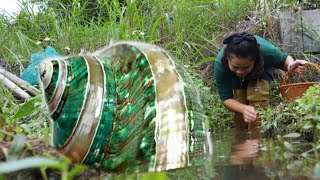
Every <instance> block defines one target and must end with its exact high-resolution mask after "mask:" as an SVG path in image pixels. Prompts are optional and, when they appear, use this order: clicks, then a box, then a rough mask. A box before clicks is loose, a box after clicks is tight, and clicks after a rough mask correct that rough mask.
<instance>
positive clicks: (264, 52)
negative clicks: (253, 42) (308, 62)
mask: <svg viewBox="0 0 320 180" xmlns="http://www.w3.org/2000/svg"><path fill="white" fill-rule="evenodd" d="M255 38H256V39H257V41H258V43H259V44H260V53H261V56H262V58H263V61H264V69H269V68H271V67H274V68H279V69H280V68H282V67H283V65H284V62H285V60H286V58H287V56H288V54H287V53H285V52H282V51H280V50H279V49H278V48H277V47H276V46H274V45H273V44H271V43H270V42H269V41H267V40H265V39H263V38H261V37H260V36H256V35H255ZM224 49H225V46H224V47H223V48H222V49H221V50H220V51H219V53H218V55H217V58H216V60H215V62H214V77H215V80H216V85H217V88H218V92H219V95H220V98H221V100H222V101H225V100H227V99H230V98H233V89H234V86H233V84H235V83H239V84H240V83H241V82H240V78H238V77H237V76H236V75H235V74H234V73H232V72H231V71H230V70H227V69H224V68H223V67H222V65H221V58H222V56H223V51H224Z"/></svg>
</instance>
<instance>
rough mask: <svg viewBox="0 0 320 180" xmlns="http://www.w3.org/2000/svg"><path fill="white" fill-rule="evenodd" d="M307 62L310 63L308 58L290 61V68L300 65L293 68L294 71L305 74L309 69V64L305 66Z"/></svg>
mask: <svg viewBox="0 0 320 180" xmlns="http://www.w3.org/2000/svg"><path fill="white" fill-rule="evenodd" d="M306 63H308V61H306V60H295V61H293V62H291V63H289V65H288V70H289V69H290V68H292V67H295V66H298V67H296V68H295V69H294V70H293V72H294V73H296V74H304V73H306V70H307V66H305V64H306Z"/></svg>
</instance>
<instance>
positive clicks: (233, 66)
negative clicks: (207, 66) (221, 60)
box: [228, 56, 254, 78]
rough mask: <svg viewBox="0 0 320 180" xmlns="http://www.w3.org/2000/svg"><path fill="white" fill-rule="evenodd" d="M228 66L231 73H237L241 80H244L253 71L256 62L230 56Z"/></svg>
mask: <svg viewBox="0 0 320 180" xmlns="http://www.w3.org/2000/svg"><path fill="white" fill-rule="evenodd" d="M228 64H229V68H230V70H231V72H233V73H235V74H236V75H237V76H238V77H240V78H244V77H246V75H248V74H249V73H250V72H251V71H252V69H253V66H254V61H253V60H251V58H239V57H236V56H230V57H229V58H228Z"/></svg>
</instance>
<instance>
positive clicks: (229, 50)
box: [214, 33, 307, 130]
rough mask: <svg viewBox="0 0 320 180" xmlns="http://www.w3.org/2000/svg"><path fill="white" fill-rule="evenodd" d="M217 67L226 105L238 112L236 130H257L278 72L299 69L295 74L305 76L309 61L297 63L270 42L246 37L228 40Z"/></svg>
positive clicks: (225, 41) (222, 98)
mask: <svg viewBox="0 0 320 180" xmlns="http://www.w3.org/2000/svg"><path fill="white" fill-rule="evenodd" d="M223 44H225V46H224V47H223V48H222V49H221V50H220V52H219V53H218V56H217V59H216V61H215V63H214V75H215V79H216V84H217V88H218V91H219V95H220V98H221V100H222V101H223V104H224V106H225V107H226V108H228V109H229V110H231V111H233V112H235V115H234V125H235V127H236V129H237V130H245V129H248V128H250V129H251V128H256V127H258V125H259V123H258V122H257V120H256V119H257V112H256V109H255V108H257V107H268V106H269V89H270V81H272V80H273V77H274V71H275V68H278V69H282V70H285V71H287V70H288V69H290V67H292V66H294V65H297V64H298V65H299V66H298V68H296V69H295V71H294V72H295V73H304V72H305V70H306V68H305V67H304V66H303V65H304V64H305V63H306V62H307V61H305V60H294V59H293V58H292V57H291V56H289V55H288V54H287V53H285V52H282V51H280V50H279V49H278V48H277V47H275V46H274V45H273V44H271V43H270V42H269V41H267V40H265V39H263V38H261V37H259V36H256V35H251V34H247V33H236V34H233V35H231V36H229V37H227V38H226V39H224V41H223Z"/></svg>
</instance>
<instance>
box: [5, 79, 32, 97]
mask: <svg viewBox="0 0 320 180" xmlns="http://www.w3.org/2000/svg"><path fill="white" fill-rule="evenodd" d="M0 81H2V82H3V84H4V86H6V87H7V88H8V89H9V90H11V91H13V93H14V94H16V95H18V96H19V97H20V98H21V99H28V98H30V97H31V96H30V95H29V94H28V93H26V92H25V91H24V90H23V89H21V88H20V87H19V86H17V85H16V84H15V83H14V82H12V81H10V80H9V79H8V78H6V77H5V76H3V75H2V74H1V73H0Z"/></svg>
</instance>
